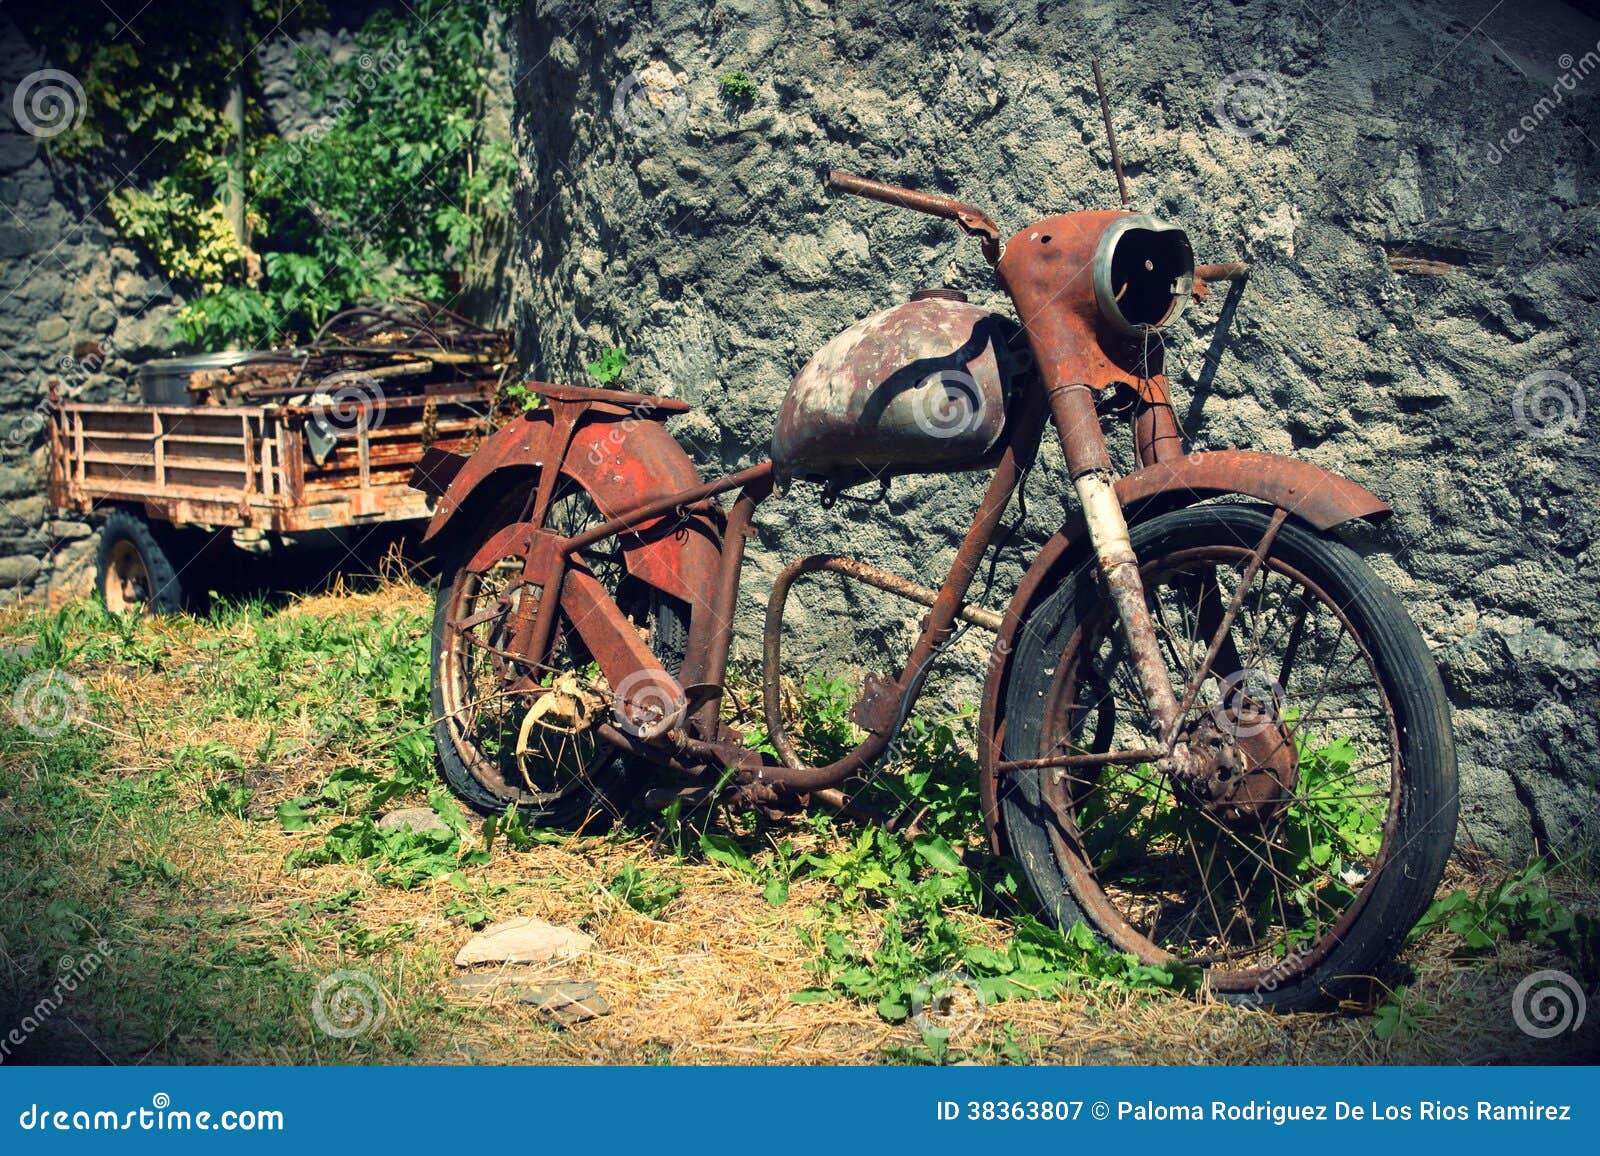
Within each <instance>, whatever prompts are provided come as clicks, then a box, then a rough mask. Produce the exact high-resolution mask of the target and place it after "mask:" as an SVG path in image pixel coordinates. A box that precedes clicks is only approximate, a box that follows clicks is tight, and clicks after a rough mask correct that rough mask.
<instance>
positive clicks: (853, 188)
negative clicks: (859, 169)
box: [822, 169, 967, 221]
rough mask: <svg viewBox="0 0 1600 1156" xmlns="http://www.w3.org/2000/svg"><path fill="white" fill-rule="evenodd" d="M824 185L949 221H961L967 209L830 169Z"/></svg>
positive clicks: (948, 201) (945, 198) (951, 201)
mask: <svg viewBox="0 0 1600 1156" xmlns="http://www.w3.org/2000/svg"><path fill="white" fill-rule="evenodd" d="M822 183H823V185H824V186H825V187H827V188H830V189H837V190H839V192H841V193H850V194H851V195H852V196H857V197H865V198H866V199H867V200H869V201H882V202H883V203H884V204H886V205H898V206H899V207H900V208H902V209H915V210H916V211H917V212H919V213H927V214H929V215H930V216H934V217H943V218H944V219H945V220H947V221H954V220H957V219H959V217H960V215H961V212H962V211H963V210H964V209H966V208H967V206H965V205H963V204H961V203H960V202H958V201H954V200H951V199H950V198H949V197H940V196H936V195H935V194H933V193H919V192H917V191H916V190H915V189H903V188H901V187H900V186H899V185H890V184H885V183H884V182H883V181H874V180H870V179H869V178H867V177H858V176H856V175H855V174H854V173H845V172H840V171H839V170H838V169H831V170H830V171H829V172H828V175H827V176H826V177H825V178H823V182H822Z"/></svg>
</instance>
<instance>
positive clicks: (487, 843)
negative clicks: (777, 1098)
mask: <svg viewBox="0 0 1600 1156" xmlns="http://www.w3.org/2000/svg"><path fill="white" fill-rule="evenodd" d="M429 617H430V604H429V597H428V594H427V592H426V591H423V590H421V589H419V588H416V587H413V586H408V585H394V586H388V587H385V588H382V589H379V590H376V591H371V592H365V593H356V594H345V595H326V596H319V597H314V598H308V599H306V600H304V601H302V602H298V603H295V604H292V605H290V606H288V607H283V608H272V607H269V606H266V605H263V604H258V603H239V604H228V605H222V606H220V607H218V609H217V610H216V611H215V612H213V613H212V614H211V615H210V616H209V617H207V618H204V619H193V618H182V617H180V618H172V619H164V620H131V621H118V620H115V619H112V618H110V617H108V616H107V615H105V614H104V612H103V611H101V610H100V609H98V608H97V607H96V606H94V605H93V604H89V603H82V604H73V605H69V606H67V607H64V608H62V609H60V610H56V611H49V612H45V611H41V610H37V609H33V610H27V609H23V610H18V609H13V610H11V611H9V612H7V614H6V616H5V617H4V618H3V619H0V705H3V706H4V708H5V709H4V710H3V712H0V826H3V830H4V834H5V836H6V838H7V843H8V847H9V849H10V854H9V855H8V856H7V857H6V858H5V859H4V861H0V895H5V896H6V899H5V901H4V903H3V904H0V952H3V954H0V977H3V983H0V995H3V997H4V998H0V1017H3V1019H0V1026H4V1027H5V1028H7V1029H8V1030H9V1028H10V1026H12V1025H14V1024H26V1023H28V1022H31V1023H32V1025H33V1026H32V1027H31V1028H29V1029H28V1030H27V1032H26V1035H27V1042H26V1043H25V1044H24V1045H22V1046H20V1047H18V1048H12V1049H11V1050H10V1051H9V1052H8V1053H7V1055H5V1056H4V1057H0V1058H4V1059H5V1060H7V1061H8V1062H9V1061H11V1060H14V1059H28V1058H31V1059H50V1060H68V1061H81V1062H90V1063H95V1062H115V1063H137V1062H141V1061H143V1062H164V1063H179V1062H181V1063H202V1064H203V1063H292V1062H298V1063H317V1062H356V1063H399V1062H437V1063H473V1062H536V1063H538V1062H544V1063H576V1062H615V1063H705V1062H719V1063H831V1062H841V1061H843V1062H886V1063H906V1062H915V1063H926V1062H944V1061H949V1060H951V1059H953V1058H962V1057H965V1058H972V1059H976V1060H979V1061H981V1062H986V1063H1012V1062H1067V1063H1099V1062H1256V1063H1262V1062H1267V1063H1270V1062H1301V1061H1306V1060H1317V1061H1328V1062H1348V1063H1362V1062H1374V1061H1388V1062H1407V1061H1416V1062H1430V1061H1437V1060H1440V1059H1448V1060H1452V1061H1459V1060H1464V1059H1465V1060H1472V1059H1478V1060H1491V1059H1498V1060H1502V1061H1510V1062H1516V1061H1530V1062H1547V1061H1549V1060H1551V1059H1553V1058H1556V1057H1555V1056H1554V1055H1553V1053H1552V1051H1551V1046H1550V1045H1549V1044H1548V1043H1545V1042H1542V1041H1535V1040H1531V1039H1528V1038H1527V1037H1525V1036H1523V1035H1521V1033H1519V1032H1518V1031H1517V1029H1516V1028H1515V1026H1514V1024H1513V1023H1512V1021H1511V1018H1510V1015H1509V1011H1508V1004H1507V1000H1508V997H1509V992H1510V991H1511V989H1512V988H1513V987H1514V986H1515V985H1516V983H1517V982H1518V981H1519V980H1520V979H1521V978H1523V977H1524V976H1525V975H1527V974H1529V973H1530V972H1531V971H1534V970H1537V969H1538V968H1540V967H1550V966H1565V967H1569V968H1579V967H1585V968H1586V967H1587V966H1588V965H1587V964H1583V963H1582V962H1581V961H1582V959H1583V958H1585V957H1584V956H1583V955H1582V952H1583V951H1584V950H1586V949H1584V948H1583V947H1582V946H1581V945H1582V944H1584V943H1590V944H1591V947H1590V948H1589V949H1587V950H1592V936H1593V928H1594V923H1593V920H1592V917H1591V916H1590V915H1586V914H1584V912H1592V911H1593V909H1594V893H1593V890H1592V889H1591V888H1590V887H1589V885H1588V884H1586V883H1585V882H1584V881H1583V880H1582V879H1581V878H1580V877H1579V876H1577V875H1575V874H1573V873H1572V872H1543V871H1541V872H1540V873H1539V874H1538V875H1530V874H1527V873H1524V874H1523V875H1522V876H1519V877H1518V878H1517V880H1516V881H1514V882H1513V881H1510V880H1507V881H1504V882H1503V883H1502V882H1501V881H1499V880H1496V879H1494V878H1484V877H1482V876H1476V877H1473V876H1468V875H1467V874H1466V873H1465V872H1463V871H1462V870H1460V869H1456V870H1455V874H1454V875H1453V877H1452V879H1451V882H1450V888H1452V889H1458V890H1447V891H1446V892H1445V893H1444V894H1443V895H1442V897H1441V901H1440V903H1439V904H1436V905H1435V909H1434V912H1433V913H1430V916H1429V918H1428V919H1427V920H1425V921H1424V925H1423V927H1422V928H1421V929H1420V930H1419V933H1418V935H1417V936H1415V937H1414V941H1413V943H1412V944H1411V945H1410V946H1409V947H1408V949H1407V952H1406V956H1405V958H1404V960H1403V968H1404V971H1405V979H1404V981H1403V984H1404V986H1403V987H1402V986H1401V984H1398V983H1397V984H1396V985H1395V987H1396V990H1397V992H1398V998H1397V999H1396V1000H1395V1001H1394V1002H1395V1005H1396V1006H1395V1008H1394V1010H1393V1011H1384V1010H1382V1009H1381V1008H1380V1009H1377V1010H1378V1015H1377V1017H1376V1018H1374V1017H1373V1016H1372V1015H1357V1016H1352V1015H1350V1014H1339V1013H1334V1014H1328V1015H1317V1016H1296V1017H1288V1018H1280V1017H1272V1016H1267V1015H1260V1014H1255V1013H1250V1012H1245V1011H1240V1010H1237V1009H1233V1008H1227V1007H1221V1006H1218V1005H1215V1004H1211V1003H1208V1002H1206V1001H1205V1000H1204V998H1194V997H1192V996H1191V995H1189V994H1179V993H1188V992H1190V991H1191V990H1192V989H1193V986H1194V982H1195V977H1194V976H1193V975H1192V974H1189V973H1187V972H1186V971H1185V970H1184V969H1181V968H1157V969H1152V968H1142V967H1140V966H1138V965H1137V964H1136V963H1135V961H1133V960H1132V959H1130V958H1128V957H1126V956H1122V955H1119V954H1117V953H1114V952H1110V951H1107V950H1106V949H1105V948H1104V947H1103V946H1101V945H1100V944H1098V943H1097V942H1095V941H1094V940H1093V939H1092V938H1090V937H1087V936H1085V935H1083V934H1081V933H1074V934H1072V935H1066V936H1063V935H1061V934H1059V933H1058V932H1057V931H1055V930H1054V929H1053V928H1047V927H1045V926H1043V925H1041V924H1040V923H1038V922H1037V921H1036V920H1034V919H1033V918H1032V917H1031V915H1030V914H1029V912H1030V907H1029V905H1028V903H1027V900H1026V898H1025V896H1024V895H1023V894H1022V893H1021V892H1020V890H1019V885H1018V882H1017V879H1016V876H1015V873H1014V871H1013V870H1012V868H1011V867H1010V865H1009V864H1007V863H1006V862H1005V861H1004V860H1000V859H995V858H994V857H992V856H990V855H989V854H988V853H987V852H986V850H985V848H984V843H983V839H982V831H981V824H980V823H979V821H978V816H977V806H976V799H975V796H974V788H973V773H972V772H973V768H972V754H971V750H972V743H971V736H972V727H973V720H972V719H971V718H970V717H969V716H966V715H956V716H953V717H948V718H937V719H936V718H921V719H916V720H913V722H912V723H911V724H910V727H909V729H908V732H907V734H906V735H905V736H904V737H903V739H902V742H901V744H900V747H899V757H898V759H897V761H896V763H895V766H894V768H893V771H894V773H892V774H884V775H881V776H879V777H877V778H876V779H874V780H873V781H872V782H870V783H868V784H854V785H853V790H855V792H856V793H857V794H858V796H859V798H860V801H861V802H863V803H864V804H867V805H870V806H872V807H874V808H876V809H877V810H879V811H883V812H891V813H900V812H906V813H908V814H909V815H912V816H914V817H915V818H916V827H917V830H918V831H919V834H918V835H917V836H916V837H915V838H914V839H912V840H909V841H908V840H904V839H901V838H898V837H892V836H888V835H885V834H884V833H883V832H882V831H881V830H880V829H878V828H877V827H876V826H873V825H871V824H863V823H858V822H855V821H850V820H845V819H838V818H834V817H830V816H827V815H823V814H818V813H812V814H808V815H804V816H797V817H787V818H769V817H764V816H761V815H757V814H750V813H731V812H729V811H727V810H726V809H724V808H722V807H720V806H715V805H713V806H702V807H700V808H698V809H690V808H687V807H685V806H684V805H683V804H674V806H673V807H671V808H669V809H668V810H667V811H665V812H663V813H657V814H649V815H640V816H634V817H632V818H631V819H630V820H629V822H627V823H625V824H621V825H619V826H618V827H617V828H616V829H614V830H613V831H611V832H609V833H608V834H605V835H603V836H586V837H582V838H576V837H572V836H569V835H566V834H563V833H559V832H550V831H540V830H534V829H531V828H529V827H528V826H527V825H526V824H525V823H524V822H523V821H522V819H521V817H520V816H519V815H518V814H516V813H515V812H511V813H509V814H507V815H505V816H501V817H498V818H496V819H493V820H490V821H488V822H483V821H480V820H477V819H469V818H468V817H466V816H465V815H464V814H463V813H462V812H461V810H460V809H459V807H458V806H457V805H456V804H455V802H454V800H453V799H451V798H450V797H449V796H448V795H447V794H446V793H445V792H443V791H442V789H441V788H440V787H439V785H438V783H437V781H436V779H435V776H434V771H433V764H432V759H433V751H432V738H431V735H430V733H429V728H428V725H427V724H428V717H427V693H426V687H427V649H428V629H429ZM25 688H31V689H30V690H29V693H30V694H32V695H33V696H34V698H37V697H38V695H39V692H40V689H41V688H43V689H44V690H47V691H49V692H50V693H51V694H53V695H55V696H56V697H55V699H52V701H57V700H59V701H60V702H63V703H65V705H66V708H67V709H66V711H65V715H64V717H65V719H66V722H65V724H64V725H60V726H59V728H58V727H57V723H58V722H60V719H57V718H55V717H54V716H49V717H44V716H41V715H38V714H37V712H36V711H35V709H34V707H33V706H28V704H30V703H33V702H34V698H27V699H24V698H23V697H22V692H23V691H24V689H25ZM746 697H747V696H746ZM851 698H852V695H851V692H850V691H849V689H848V688H847V687H846V686H845V685H844V684H842V683H838V682H833V681H829V680H823V679H812V680H811V681H810V682H809V683H808V684H807V685H806V686H804V687H802V688H800V690H799V692H798V693H797V695H796V696H795V702H794V706H795V710H794V723H793V727H792V729H793V731H794V734H795V736H796V740H797V742H799V743H800V744H801V745H802V747H803V749H804V750H806V751H807V752H808V753H810V754H812V755H814V756H815V757H818V758H833V757H837V755H838V754H839V753H841V752H842V751H843V750H844V749H846V748H847V747H848V746H849V745H850V744H851V743H852V742H853V739H854V732H853V729H852V728H851V725H850V723H849V721H848V709H849V706H850V703H851ZM19 704H21V705H23V706H27V709H25V710H21V709H19ZM41 720H42V721H41ZM750 741H751V742H752V743H753V744H760V743H762V742H763V741H764V736H762V735H761V734H759V732H756V733H752V735H751V739H750ZM402 805H405V806H428V807H432V809H433V810H434V811H435V813H437V814H438V815H440V816H441V817H443V818H444V819H445V823H446V828H447V829H446V830H443V831H432V832H414V831H411V830H402V831H390V830H385V829H383V828H381V827H380V826H379V825H378V823H377V820H378V818H379V817H380V816H381V815H382V814H383V813H384V812H385V811H387V810H390V809H393V808H395V807H398V806H402ZM1458 894H1459V896H1461V897H1460V898H1458V897H1457V895H1458ZM515 915H533V916H538V917H540V918H544V919H548V920H550V921H552V922H556V923H561V924H565V925H569V926H576V927H581V928H582V929H583V930H585V931H587V932H588V933H589V934H591V935H593V936H594V937H595V938H596V940H597V941H598V943H599V949H598V950H597V952H596V953H595V954H594V955H592V956H590V957H588V958H586V959H584V960H583V961H581V963H580V964H577V965H572V964H568V965H563V966H564V967H565V968H566V972H565V973H567V974H570V973H571V969H572V968H573V967H574V966H576V967H579V968H581V969H582V972H583V974H585V975H588V976H591V977H592V978H593V979H594V980H595V981H596V983H597V984H598V985H599V987H600V989H601V991H602V993H603V994H604V995H605V996H606V998H607V1000H608V1001H609V1002H610V1003H611V1005H612V1006H613V1008H614V1009H615V1010H614V1014H613V1015H611V1016H609V1017H605V1018H602V1019H599V1020H596V1021H592V1022H591V1023H589V1024H585V1025H582V1026H581V1027H578V1028H574V1029H571V1030H560V1029H556V1028H553V1027H551V1026H550V1025H548V1024H547V1023H545V1022H543V1021H541V1020H540V1019H538V1018H537V1015H536V1014H535V1013H534V1012H533V1011H532V1010H530V1009H528V1008H525V1007H522V1006H521V1005H516V1004H510V1003H505V1002H497V1003H492V1004H483V1003H481V1002H477V1001H474V1000H472V999H469V998H466V997H464V996H462V995H459V994H457V993H456V991H455V990H454V988H453V987H452V986H451V983H450V979H451V977H452V975H453V974H454V968H453V964H452V959H453V956H454V954H455V952H456V950H457V949H458V948H459V947H460V945H461V944H462V943H463V942H464V941H465V940H466V938H467V937H468V936H470V935H471V934H472V932H473V931H474V930H475V929H478V928H481V927H482V926H484V925H485V924H486V923H488V922H491V921H493V920H497V919H504V918H509V917H511V916H515ZM1480 926H1482V927H1487V928H1488V931H1487V939H1488V942H1487V943H1485V942H1483V938H1484V937H1483V935H1480V934H1478V933H1477V932H1476V931H1475V929H1476V928H1479V927H1480ZM1574 960H1578V961H1579V962H1574ZM349 972H355V973H361V974H364V975H366V976H368V977H370V979H371V981H372V984H373V990H374V991H375V992H376V993H377V1001H376V1003H375V1005H374V1008H373V1016H372V1019H373V1023H372V1025H371V1026H370V1028H369V1030H366V1031H364V1032H361V1033H359V1034H356V1035H354V1036H351V1037H348V1038H345V1037H340V1036H336V1035H332V1034H330V1033H329V1032H327V1031H326V1030H323V1029H322V1028H321V1027H319V1025H318V1023H317V1017H316V1014H315V1009H316V1007H317V1001H318V998H319V996H318V992H319V987H320V986H321V985H324V984H325V983H327V982H328V981H329V980H330V978H331V977H335V976H338V975H340V974H343V973H349ZM561 973H562V972H560V971H559V970H558V971H557V972H553V973H552V974H561ZM64 975H72V976H73V977H74V982H73V985H72V990H70V991H68V992H65V993H64V994H61V992H62V987H63V983H62V981H63V976H64ZM57 994H61V998H60V999H55V998H54V997H55V996H56V995H57ZM963 1001H965V1005H964V1004H963ZM963 1006H967V1009H968V1011H970V1012H971V1013H972V1014H971V1015H968V1016H965V1017H962V1016H961V1015H960V1014H959V1013H960V1011H961V1008H962V1007H963ZM930 1008H931V1009H933V1010H934V1011H935V1012H937V1013H939V1014H937V1015H933V1016H930V1015H927V1014H924V1015H920V1016H919V1015H917V1014H916V1012H917V1011H919V1010H922V1011H924V1012H926V1011H927V1009H930ZM1357 1010H1361V1011H1365V1012H1370V1011H1373V1010H1374V1009H1357ZM40 1013H42V1014H40ZM946 1013H948V1014H946ZM963 1018H964V1019H965V1020H966V1021H967V1022H965V1023H963V1024H961V1026H960V1030H955V1029H954V1028H950V1029H946V1028H945V1027H943V1026H941V1025H943V1024H946V1023H949V1022H951V1021H952V1019H954V1020H958V1021H959V1020H961V1019H963ZM930 1022H932V1023H933V1026H932V1027H931V1028H930V1026H929V1024H930ZM1391 1022H1392V1024H1393V1028H1392V1030H1389V1029H1388V1028H1384V1029H1383V1030H1382V1031H1381V1032H1375V1028H1374V1025H1375V1024H1385V1025H1386V1024H1389V1023H1391Z"/></svg>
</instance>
